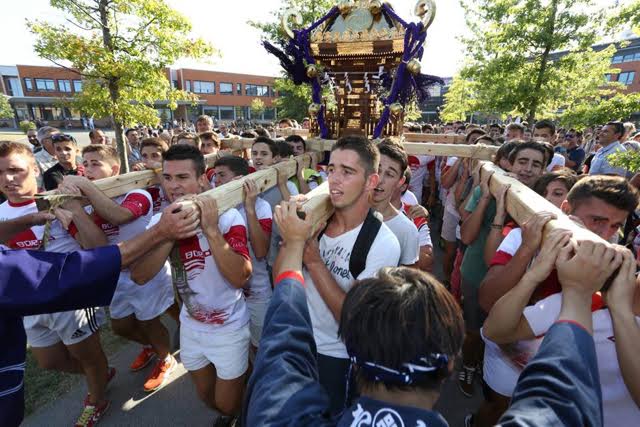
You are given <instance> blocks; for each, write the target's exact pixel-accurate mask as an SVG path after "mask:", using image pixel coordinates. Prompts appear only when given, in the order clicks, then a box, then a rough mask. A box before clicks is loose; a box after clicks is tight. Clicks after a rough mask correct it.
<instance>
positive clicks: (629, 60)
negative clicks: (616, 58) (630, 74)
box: [622, 54, 633, 62]
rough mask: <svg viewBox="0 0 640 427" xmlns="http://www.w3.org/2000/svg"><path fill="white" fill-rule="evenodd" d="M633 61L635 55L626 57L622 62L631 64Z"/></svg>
mask: <svg viewBox="0 0 640 427" xmlns="http://www.w3.org/2000/svg"><path fill="white" fill-rule="evenodd" d="M631 61H633V54H630V55H625V56H624V57H623V58H622V62H631Z"/></svg>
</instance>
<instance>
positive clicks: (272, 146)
mask: <svg viewBox="0 0 640 427" xmlns="http://www.w3.org/2000/svg"><path fill="white" fill-rule="evenodd" d="M256 144H267V145H268V146H269V151H271V155H272V156H273V157H275V156H277V155H278V147H277V146H276V143H275V142H274V141H273V139H271V138H267V137H266V136H259V137H257V138H256V139H255V141H253V144H252V145H251V147H253V146H254V145H256Z"/></svg>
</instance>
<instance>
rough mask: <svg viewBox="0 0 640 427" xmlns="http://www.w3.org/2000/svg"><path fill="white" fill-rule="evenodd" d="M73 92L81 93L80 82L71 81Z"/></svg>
mask: <svg viewBox="0 0 640 427" xmlns="http://www.w3.org/2000/svg"><path fill="white" fill-rule="evenodd" d="M73 91H74V92H82V80H74V81H73Z"/></svg>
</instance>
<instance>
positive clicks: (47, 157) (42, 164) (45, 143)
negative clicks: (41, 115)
mask: <svg viewBox="0 0 640 427" xmlns="http://www.w3.org/2000/svg"><path fill="white" fill-rule="evenodd" d="M58 133H60V130H58V129H56V128H53V127H51V126H43V127H41V128H40V129H38V134H37V138H38V141H40V144H41V145H42V150H40V151H38V152H37V153H35V154H34V157H35V159H36V164H37V165H38V168H39V169H40V173H39V174H38V177H37V179H38V188H44V183H43V181H42V175H43V174H44V173H45V172H46V171H48V170H49V169H51V168H52V167H53V165H55V164H56V163H58V160H57V159H56V157H55V150H54V148H53V142H52V141H51V137H52V136H53V135H55V134H58Z"/></svg>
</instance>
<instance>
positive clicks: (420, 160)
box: [408, 156, 436, 200]
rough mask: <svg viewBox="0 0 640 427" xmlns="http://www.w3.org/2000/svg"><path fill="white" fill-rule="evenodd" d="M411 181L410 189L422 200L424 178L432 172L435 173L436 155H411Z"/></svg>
mask: <svg viewBox="0 0 640 427" xmlns="http://www.w3.org/2000/svg"><path fill="white" fill-rule="evenodd" d="M408 160H409V167H410V168H411V182H409V189H410V190H411V192H412V193H413V194H415V196H416V197H417V198H418V200H422V188H423V185H424V180H425V178H426V177H427V176H429V174H430V173H435V165H436V158H435V157H434V156H409V158H408Z"/></svg>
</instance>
